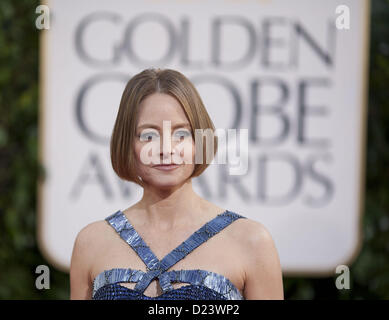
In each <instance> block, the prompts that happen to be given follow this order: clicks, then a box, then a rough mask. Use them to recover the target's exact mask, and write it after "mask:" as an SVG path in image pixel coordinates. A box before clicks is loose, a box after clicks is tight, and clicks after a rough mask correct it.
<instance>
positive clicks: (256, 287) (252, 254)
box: [244, 221, 284, 300]
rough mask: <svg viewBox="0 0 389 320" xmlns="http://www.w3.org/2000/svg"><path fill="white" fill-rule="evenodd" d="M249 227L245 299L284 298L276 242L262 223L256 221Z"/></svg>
mask: <svg viewBox="0 0 389 320" xmlns="http://www.w3.org/2000/svg"><path fill="white" fill-rule="evenodd" d="M248 229H250V230H249V232H248V233H247V234H249V237H248V238H249V239H248V241H247V242H248V244H247V248H248V257H247V259H248V260H247V265H246V272H245V287H244V296H245V299H249V300H262V299H266V300H267V299H275V300H283V299H284V290H283V281H282V270H281V265H280V260H279V256H278V252H277V249H276V246H275V243H274V241H273V239H272V237H271V235H270V233H269V231H268V230H267V229H266V228H265V227H264V226H263V225H262V224H261V223H259V222H256V221H255V222H254V223H253V224H252V225H251V226H250V228H248Z"/></svg>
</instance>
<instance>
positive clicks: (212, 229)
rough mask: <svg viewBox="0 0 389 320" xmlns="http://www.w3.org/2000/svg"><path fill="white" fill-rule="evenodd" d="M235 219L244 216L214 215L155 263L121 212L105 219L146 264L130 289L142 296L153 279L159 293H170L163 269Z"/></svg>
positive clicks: (149, 251) (227, 211)
mask: <svg viewBox="0 0 389 320" xmlns="http://www.w3.org/2000/svg"><path fill="white" fill-rule="evenodd" d="M239 218H246V217H244V216H241V215H239V214H237V213H235V212H232V211H229V210H226V211H224V212H223V213H221V214H218V215H217V216H216V217H215V218H213V219H212V220H211V221H209V222H207V223H206V224H204V225H203V226H202V227H201V228H199V229H198V230H197V231H195V232H194V233H193V234H192V235H191V236H190V237H189V238H188V239H187V240H185V241H184V242H182V243H181V244H180V245H179V246H178V247H176V248H175V249H173V250H172V251H171V252H170V253H168V254H167V255H166V256H165V257H164V258H163V259H162V260H161V261H159V260H158V258H157V257H156V256H155V254H154V253H153V252H152V251H151V249H150V248H149V247H148V246H147V244H146V243H145V242H144V241H143V239H142V238H141V237H140V235H139V234H138V233H137V231H136V230H135V229H134V227H133V226H132V225H131V223H130V222H129V221H128V219H127V218H126V216H125V215H124V213H123V212H122V211H121V210H118V211H117V212H115V213H114V214H112V215H110V216H109V217H107V218H106V219H105V220H106V221H107V222H108V223H109V224H110V225H111V226H112V227H113V228H114V229H115V230H116V232H117V233H118V234H119V235H120V237H121V238H122V239H123V240H124V241H126V242H127V243H128V244H129V245H130V247H131V248H132V249H133V250H134V251H135V252H136V253H137V254H138V256H139V257H140V258H141V259H142V261H143V262H144V263H145V264H146V267H147V272H145V273H144V274H143V275H142V277H141V278H140V279H139V281H137V284H136V286H135V288H134V290H136V291H139V292H142V293H143V292H144V290H145V289H146V288H147V287H148V285H149V284H150V282H151V281H152V280H153V279H155V278H158V279H159V284H160V286H161V288H162V291H163V292H166V291H168V290H172V289H173V286H172V285H171V279H170V278H169V275H168V274H167V272H166V270H168V269H169V268H170V267H171V266H173V265H174V264H176V263H177V262H178V261H180V260H181V259H183V258H184V257H185V256H187V255H188V254H189V253H190V252H192V251H193V250H194V249H195V248H197V247H198V246H200V245H201V244H202V243H204V242H205V241H207V240H208V239H210V238H211V237H213V236H214V235H215V234H217V233H218V232H220V231H221V230H223V229H224V228H225V227H227V226H228V225H230V224H231V223H232V222H233V221H235V220H236V219H239Z"/></svg>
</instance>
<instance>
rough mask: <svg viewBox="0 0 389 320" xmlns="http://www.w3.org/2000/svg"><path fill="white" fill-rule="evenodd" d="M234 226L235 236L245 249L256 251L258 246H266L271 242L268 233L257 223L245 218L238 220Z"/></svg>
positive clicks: (263, 226) (261, 224)
mask: <svg viewBox="0 0 389 320" xmlns="http://www.w3.org/2000/svg"><path fill="white" fill-rule="evenodd" d="M234 224H236V227H235V228H234V233H235V236H236V237H238V238H239V242H241V243H242V245H243V246H245V247H246V248H247V246H248V248H253V249H258V246H266V245H269V244H270V243H271V242H273V238H272V236H271V234H270V231H269V230H268V229H267V228H266V227H265V225H264V224H263V223H261V222H259V221H256V220H253V219H250V218H245V219H238V220H237V221H235V222H234Z"/></svg>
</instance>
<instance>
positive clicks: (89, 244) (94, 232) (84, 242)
mask: <svg viewBox="0 0 389 320" xmlns="http://www.w3.org/2000/svg"><path fill="white" fill-rule="evenodd" d="M108 229H109V226H108V225H107V222H106V221H105V220H98V221H94V222H91V223H89V224H88V225H86V226H85V227H83V228H82V229H81V230H80V231H79V232H78V234H77V236H76V240H75V243H74V246H75V247H77V249H78V250H81V251H84V250H85V251H88V252H89V251H91V250H93V248H94V247H98V246H99V243H100V242H101V240H102V239H104V236H103V235H104V234H106V233H107V230H108Z"/></svg>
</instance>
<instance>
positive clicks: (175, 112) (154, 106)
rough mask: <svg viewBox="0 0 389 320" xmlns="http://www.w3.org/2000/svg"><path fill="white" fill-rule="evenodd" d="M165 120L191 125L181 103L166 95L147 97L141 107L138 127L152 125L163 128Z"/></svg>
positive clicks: (158, 94) (159, 94)
mask: <svg viewBox="0 0 389 320" xmlns="http://www.w3.org/2000/svg"><path fill="white" fill-rule="evenodd" d="M163 120H170V121H171V122H172V123H173V122H185V123H189V121H188V118H187V117H186V115H185V112H184V109H183V108H182V106H181V104H180V102H179V101H178V100H177V99H176V98H175V97H173V96H171V95H168V94H165V93H154V94H152V95H149V96H147V97H146V98H145V99H144V100H143V101H142V102H141V104H140V106H139V116H138V121H137V126H141V125H142V124H145V123H152V124H155V125H160V127H162V123H163Z"/></svg>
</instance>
